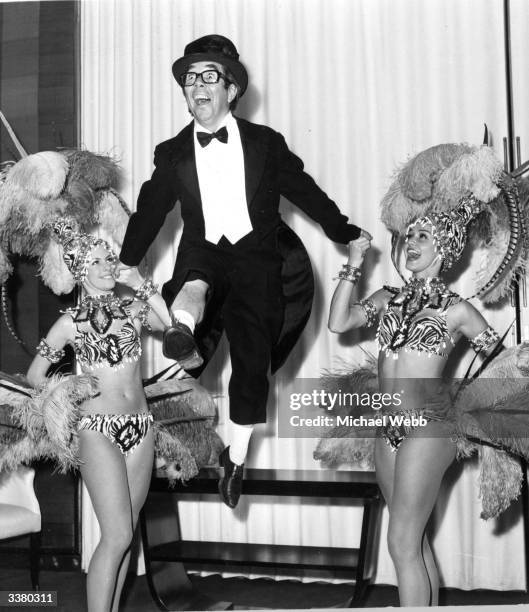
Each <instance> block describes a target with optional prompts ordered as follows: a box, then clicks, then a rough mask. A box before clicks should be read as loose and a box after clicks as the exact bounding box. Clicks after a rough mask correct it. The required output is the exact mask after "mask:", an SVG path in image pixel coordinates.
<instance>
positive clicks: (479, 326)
mask: <svg viewBox="0 0 529 612" xmlns="http://www.w3.org/2000/svg"><path fill="white" fill-rule="evenodd" d="M450 310H451V311H452V312H451V313H450V315H451V319H452V324H453V326H454V327H455V331H456V332H457V331H459V332H460V333H462V334H463V335H464V336H465V337H466V338H468V339H469V341H470V344H471V345H472V347H473V348H474V350H475V351H476V352H478V353H482V354H483V355H488V354H489V353H491V352H492V351H493V350H494V348H495V346H496V344H497V343H498V341H499V339H500V337H499V335H498V333H497V332H496V331H494V329H493V328H492V327H490V325H489V324H488V322H487V320H486V319H485V317H484V316H483V315H482V314H481V313H480V312H479V310H477V309H476V308H475V307H474V306H472V304H470V303H469V302H467V301H466V300H462V301H461V302H459V303H458V304H455V305H454V306H452V307H451V309H450Z"/></svg>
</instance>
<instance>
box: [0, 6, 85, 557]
mask: <svg viewBox="0 0 529 612" xmlns="http://www.w3.org/2000/svg"><path fill="white" fill-rule="evenodd" d="M77 13H78V9H77V3H76V2H70V1H67V0H65V1H57V2H8V3H0V108H1V110H2V111H3V112H4V114H5V115H6V117H7V119H8V120H9V122H10V124H11V125H12V127H13V129H14V130H15V132H16V134H17V136H18V138H19V139H20V141H21V142H22V144H23V146H24V148H25V149H26V150H27V152H28V153H35V152H37V151H42V150H54V149H57V148H58V147H70V148H72V147H76V146H77V134H78V127H77V112H76V100H77V94H76V86H77V74H76V65H77V58H76V48H77V40H76V36H77V35H78V29H77ZM8 159H18V156H17V155H16V154H15V148H14V146H13V145H12V143H11V140H10V138H9V136H8V134H7V132H6V131H5V130H4V129H3V128H2V129H0V161H5V160H8ZM14 264H15V273H14V274H13V276H12V278H11V279H10V281H9V284H8V287H9V295H10V302H9V309H10V311H11V314H12V318H13V321H14V324H15V327H16V329H17V331H18V332H19V335H20V336H21V337H22V339H23V340H24V341H25V343H26V344H27V345H28V347H29V348H30V350H31V351H33V350H34V347H35V345H36V344H37V342H38V340H39V338H40V337H42V336H43V335H45V334H46V333H47V330H48V329H49V327H50V326H51V325H52V323H53V322H54V321H55V320H56V319H57V317H58V314H59V310H60V309H63V308H65V307H66V306H69V305H71V304H72V303H73V298H72V296H71V295H69V296H63V297H57V296H55V295H54V294H53V293H52V292H51V291H50V290H49V289H48V288H47V287H44V286H43V284H42V283H41V282H40V281H39V279H38V276H37V274H38V270H37V266H36V265H35V262H33V261H28V260H26V259H17V260H14ZM31 359H32V356H31V355H30V354H28V353H27V352H25V351H24V350H23V349H22V348H21V347H20V346H19V345H18V344H17V343H16V342H15V340H14V339H13V338H12V337H11V335H10V334H9V332H8V331H7V329H6V327H5V325H4V324H3V323H2V324H0V369H2V370H5V371H7V372H10V373H14V372H24V371H26V370H27V367H28V365H29V363H30V361H31ZM69 361H70V365H69V366H68V363H67V364H66V365H64V364H62V365H61V371H62V372H67V371H69V370H70V371H71V362H72V360H71V358H70V360H69ZM67 362H68V360H67ZM35 467H36V469H37V474H36V478H35V490H36V492H37V497H38V499H39V503H40V506H41V512H42V520H43V539H42V545H43V548H44V550H45V551H47V552H48V553H49V555H48V556H49V558H50V559H51V564H52V565H55V566H57V565H60V560H61V559H62V557H64V556H66V557H68V556H70V557H72V558H74V557H75V556H76V555H77V557H78V555H79V552H80V550H79V521H78V516H77V514H78V508H77V504H76V495H77V479H76V477H75V476H74V475H72V474H67V475H61V474H57V473H54V468H53V466H52V465H51V464H48V463H41V464H38V465H36V466H35ZM11 545H12V546H13V544H11ZM26 545H27V544H26V542H25V541H24V540H21V541H20V544H18V543H17V546H22V547H25V546H26ZM74 561H75V559H74Z"/></svg>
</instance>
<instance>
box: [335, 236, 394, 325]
mask: <svg viewBox="0 0 529 612" xmlns="http://www.w3.org/2000/svg"><path fill="white" fill-rule="evenodd" d="M370 246H371V242H370V240H368V239H367V238H365V237H364V236H361V237H360V238H357V239H356V240H352V241H351V242H350V243H349V257H348V259H347V264H346V265H345V266H344V270H343V271H342V273H341V274H342V275H343V276H344V278H340V280H339V282H338V286H337V287H336V289H335V291H334V295H333V296H332V301H331V308H330V312H329V322H328V327H329V329H330V331H332V332H334V333H342V332H345V331H347V330H349V329H355V328H357V327H362V326H363V325H371V324H373V323H374V319H375V317H376V315H377V314H378V313H379V312H380V310H381V309H382V308H383V307H384V306H385V304H386V302H387V300H388V295H387V292H386V291H385V290H384V289H380V290H379V291H376V292H375V293H373V294H372V295H370V296H369V297H368V298H367V299H366V300H362V301H361V302H355V303H351V300H352V297H353V294H354V293H355V291H356V290H355V285H356V280H355V279H357V278H358V277H359V276H360V268H361V267H362V263H363V261H364V257H365V254H366V252H367V251H368V249H369V247H370Z"/></svg>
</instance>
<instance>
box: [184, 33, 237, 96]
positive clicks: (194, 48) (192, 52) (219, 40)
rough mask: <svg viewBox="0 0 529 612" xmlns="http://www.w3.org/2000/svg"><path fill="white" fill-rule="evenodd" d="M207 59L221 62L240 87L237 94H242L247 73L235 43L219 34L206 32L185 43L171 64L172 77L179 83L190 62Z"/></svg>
mask: <svg viewBox="0 0 529 612" xmlns="http://www.w3.org/2000/svg"><path fill="white" fill-rule="evenodd" d="M208 60H210V61H212V62H217V63H219V64H222V65H224V66H226V68H228V69H229V70H230V71H231V73H232V74H233V76H234V78H235V80H236V81H237V85H238V86H239V88H240V94H239V95H241V96H242V95H243V93H244V92H245V91H246V87H247V86H248V73H247V72H246V68H245V67H244V66H243V65H242V64H241V62H240V61H239V54H238V53H237V49H236V48H235V45H234V44H233V43H232V42H231V40H230V39H229V38H226V37H225V36H221V35H220V34H208V35H207V36H202V37H201V38H197V40H194V41H193V42H190V43H189V44H188V45H186V48H185V49H184V55H183V56H182V57H181V58H180V59H177V60H176V62H175V63H174V64H173V75H174V78H175V79H176V80H177V81H178V83H180V76H181V75H182V74H184V72H185V71H186V70H187V68H188V66H189V65H190V64H194V63H195V62H206V61H208Z"/></svg>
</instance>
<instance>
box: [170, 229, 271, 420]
mask: <svg viewBox="0 0 529 612" xmlns="http://www.w3.org/2000/svg"><path fill="white" fill-rule="evenodd" d="M281 264H282V259H281V256H280V255H279V253H278V252H277V250H276V249H275V244H274V243H273V242H272V240H270V241H269V242H267V241H266V240H261V239H260V238H259V237H258V235H257V234H256V233H255V232H251V233H250V234H247V235H246V236H244V237H243V238H241V240H239V241H238V242H237V243H236V244H232V243H231V242H229V240H227V239H226V238H225V237H224V236H223V237H222V238H221V240H220V241H219V243H218V244H213V243H210V242H206V241H203V242H201V243H198V244H197V243H195V244H192V245H189V246H188V247H186V248H184V249H183V250H182V251H181V252H179V255H178V259H177V262H176V266H175V267H176V268H178V269H179V271H180V272H181V271H182V269H183V268H184V269H186V270H187V274H186V275H185V277H184V278H185V281H190V280H194V279H197V278H200V279H202V280H204V281H205V282H207V283H208V285H209V292H208V299H207V303H206V311H205V315H204V322H203V323H204V325H205V326H206V327H207V326H208V325H209V324H210V322H211V320H212V319H213V318H215V317H217V316H220V317H221V319H222V326H223V328H224V330H225V332H226V336H227V339H228V342H229V352H230V359H231V367H232V372H231V377H230V382H229V388H228V392H229V399H230V418H231V420H232V421H234V422H235V423H238V424H240V425H249V424H254V423H264V422H265V421H266V402H267V398H268V388H269V383H268V372H269V369H270V357H271V351H272V347H273V346H274V344H275V343H276V341H277V338H278V336H279V333H280V331H281V326H282V323H283V294H282V289H281ZM196 333H197V335H200V325H199V326H198V327H197V332H196Z"/></svg>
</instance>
